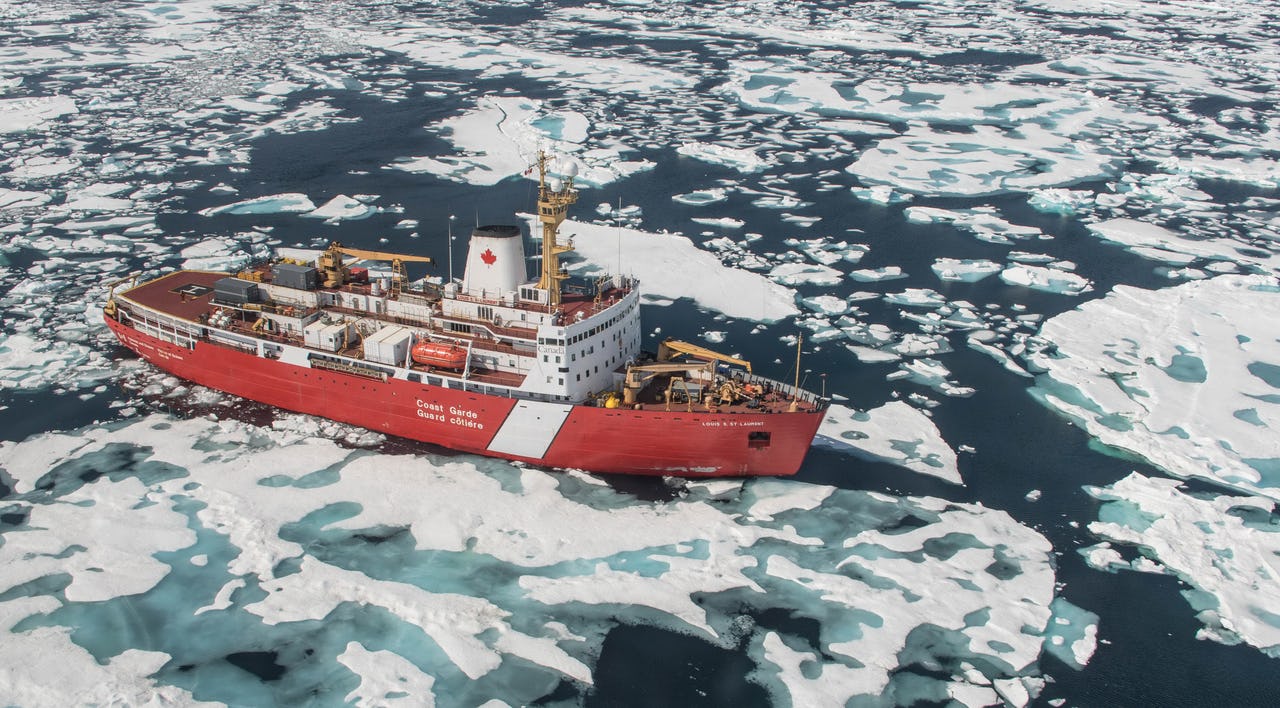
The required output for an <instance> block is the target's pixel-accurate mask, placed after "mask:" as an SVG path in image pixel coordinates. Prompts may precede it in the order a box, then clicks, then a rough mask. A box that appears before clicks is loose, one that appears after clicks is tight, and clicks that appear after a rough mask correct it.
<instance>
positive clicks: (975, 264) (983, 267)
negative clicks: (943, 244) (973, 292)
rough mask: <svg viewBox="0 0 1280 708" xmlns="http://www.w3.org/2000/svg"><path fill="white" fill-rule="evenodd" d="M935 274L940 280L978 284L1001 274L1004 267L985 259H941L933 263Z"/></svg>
mask: <svg viewBox="0 0 1280 708" xmlns="http://www.w3.org/2000/svg"><path fill="white" fill-rule="evenodd" d="M931 267H932V268H933V272H934V274H936V275H937V276H938V280H943V281H952V282H960V283H976V282H978V281H979V280H982V279H984V278H986V277H988V276H990V275H994V274H996V273H999V272H1000V271H1001V270H1003V269H1004V266H1002V265H1000V264H999V263H995V262H993V261H988V260H984V259H972V260H960V259H956V258H939V259H937V260H935V261H934V262H933V266H931Z"/></svg>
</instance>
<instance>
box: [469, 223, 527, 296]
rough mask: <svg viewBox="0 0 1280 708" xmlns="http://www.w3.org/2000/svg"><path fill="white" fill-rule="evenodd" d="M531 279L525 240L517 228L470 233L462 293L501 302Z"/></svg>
mask: <svg viewBox="0 0 1280 708" xmlns="http://www.w3.org/2000/svg"><path fill="white" fill-rule="evenodd" d="M528 279H529V276H528V274H527V273H526V272H525V263H524V239H523V238H521V236H520V228H519V227H517V226H506V225H498V226H478V227H476V229H475V230H474V231H472V232H471V244H470V245H469V246H468V249H467V270H466V272H465V274H464V275H463V276H462V289H463V291H465V292H466V293H467V294H468V295H473V296H475V297H486V298H499V297H502V295H504V294H505V293H510V292H515V291H516V289H517V288H519V287H520V286H521V285H522V284H524V283H525V281H527V280H528Z"/></svg>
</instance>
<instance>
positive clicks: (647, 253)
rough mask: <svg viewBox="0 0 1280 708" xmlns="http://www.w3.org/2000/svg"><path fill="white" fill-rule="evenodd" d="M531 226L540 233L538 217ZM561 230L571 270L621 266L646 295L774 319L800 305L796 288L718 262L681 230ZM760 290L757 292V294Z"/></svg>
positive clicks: (573, 226)
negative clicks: (569, 240)
mask: <svg viewBox="0 0 1280 708" xmlns="http://www.w3.org/2000/svg"><path fill="white" fill-rule="evenodd" d="M529 218H531V217H529ZM529 223H530V228H531V230H533V232H534V233H538V230H537V228H536V225H537V222H536V221H533V220H531V221H530V222H529ZM561 229H562V233H563V234H564V235H566V236H572V237H574V249H575V253H576V256H572V255H571V256H569V257H566V262H567V263H570V262H571V260H572V259H574V258H578V259H581V261H580V262H579V263H578V264H577V265H572V264H570V266H569V267H570V269H571V270H572V271H573V272H577V273H582V274H588V273H595V272H618V270H619V267H620V265H621V264H620V262H619V261H621V263H625V264H626V266H625V268H624V269H623V272H624V273H625V274H627V275H632V276H635V277H637V278H639V279H640V287H641V290H642V292H643V293H644V294H645V295H646V296H650V297H651V300H652V296H657V297H659V298H662V299H667V300H675V299H677V298H681V297H687V298H690V299H692V300H693V301H694V302H696V303H698V305H699V306H701V307H705V308H707V309H710V310H715V311H717V312H722V313H724V314H726V315H728V316H730V317H735V318H739V319H749V320H760V321H765V322H775V321H777V320H781V319H783V318H786V317H790V316H792V315H794V314H796V313H797V312H799V309H798V308H797V307H796V305H795V292H794V291H792V290H791V289H789V288H786V287H784V286H783V285H779V284H778V283H776V282H772V281H770V280H769V279H768V278H765V277H763V276H760V275H758V274H756V273H751V272H748V271H745V270H740V269H737V268H732V267H729V266H726V265H724V264H722V263H721V262H720V259H718V258H717V257H716V256H715V255H714V254H712V253H711V252H709V251H704V250H702V249H700V248H698V247H697V246H696V245H694V243H693V242H692V241H690V240H689V239H688V238H686V237H684V236H681V235H679V234H669V233H647V232H644V231H639V230H636V229H628V228H623V227H617V226H605V225H600V224H589V223H586V222H581V221H573V220H568V221H566V222H565V223H564V225H563V226H562V227H561ZM757 294H758V296H757Z"/></svg>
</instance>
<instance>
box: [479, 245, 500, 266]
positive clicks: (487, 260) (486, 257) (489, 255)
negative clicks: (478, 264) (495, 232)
mask: <svg viewBox="0 0 1280 708" xmlns="http://www.w3.org/2000/svg"><path fill="white" fill-rule="evenodd" d="M480 260H482V261H484V264H485V265H493V264H494V262H495V261H497V260H498V257H497V256H495V255H493V251H492V250H490V249H488V248H486V249H484V253H481V254H480Z"/></svg>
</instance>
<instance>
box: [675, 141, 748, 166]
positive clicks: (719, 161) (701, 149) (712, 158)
mask: <svg viewBox="0 0 1280 708" xmlns="http://www.w3.org/2000/svg"><path fill="white" fill-rule="evenodd" d="M676 152H678V153H680V154H681V155H684V156H686V157H692V158H694V159H698V160H702V161H703V162H710V163H712V164H715V165H724V166H726V167H732V168H733V169H735V170H738V171H739V172H759V171H761V170H763V169H765V168H767V167H769V165H770V161H769V160H768V159H767V158H762V157H761V156H760V155H758V154H757V153H756V151H755V150H746V149H742V148H730V147H725V146H723V145H712V144H708V143H692V142H690V143H685V144H683V145H681V146H680V147H679V148H677V149H676Z"/></svg>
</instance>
